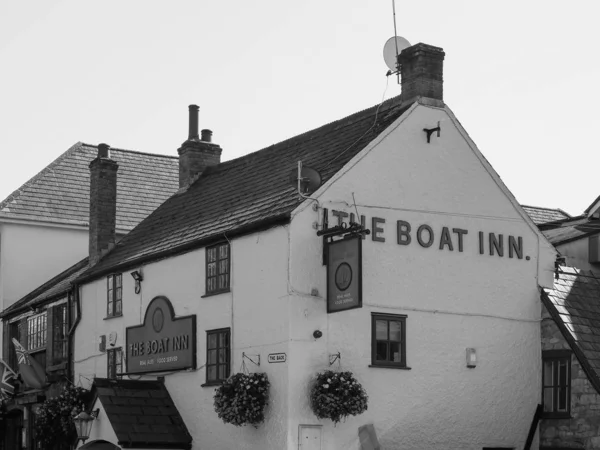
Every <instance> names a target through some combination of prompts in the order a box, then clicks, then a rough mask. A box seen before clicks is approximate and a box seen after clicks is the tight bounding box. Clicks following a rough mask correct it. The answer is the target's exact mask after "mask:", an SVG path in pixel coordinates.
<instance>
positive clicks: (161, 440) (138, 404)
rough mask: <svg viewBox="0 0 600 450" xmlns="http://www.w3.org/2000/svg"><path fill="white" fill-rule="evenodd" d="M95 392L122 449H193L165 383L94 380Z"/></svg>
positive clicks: (189, 436) (190, 439)
mask: <svg viewBox="0 0 600 450" xmlns="http://www.w3.org/2000/svg"><path fill="white" fill-rule="evenodd" d="M92 393H93V394H94V393H95V394H96V395H97V398H98V400H100V403H102V406H103V408H104V410H105V412H106V415H107V416H108V420H109V421H110V424H111V425H112V427H113V430H114V432H115V434H116V435H117V440H118V444H119V445H120V446H121V447H123V448H170V449H171V448H172V449H189V448H191V447H192V436H191V435H190V433H189V432H188V430H187V427H186V426H185V423H184V422H183V419H182V418H181V414H179V411H178V410H177V407H176V406H175V404H174V403H173V400H172V399H171V396H170V395H169V391H167V388H166V387H165V384H164V383H163V382H161V381H152V380H107V379H105V378H94V384H93V386H92Z"/></svg>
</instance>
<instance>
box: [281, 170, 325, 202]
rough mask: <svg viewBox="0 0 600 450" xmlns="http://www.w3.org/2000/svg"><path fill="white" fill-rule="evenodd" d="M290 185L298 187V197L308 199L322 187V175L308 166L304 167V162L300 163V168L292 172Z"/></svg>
mask: <svg viewBox="0 0 600 450" xmlns="http://www.w3.org/2000/svg"><path fill="white" fill-rule="evenodd" d="M289 180H290V184H291V185H292V186H296V187H297V189H298V195H300V196H302V197H307V195H310V194H312V193H313V192H315V191H316V190H317V189H319V186H321V174H319V172H317V171H316V170H315V169H312V168H310V167H308V166H304V167H302V161H298V168H297V169H292V171H291V172H290V177H289Z"/></svg>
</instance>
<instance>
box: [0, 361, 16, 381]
mask: <svg viewBox="0 0 600 450" xmlns="http://www.w3.org/2000/svg"><path fill="white" fill-rule="evenodd" d="M0 363H2V364H3V365H4V367H6V368H7V369H8V371H9V372H10V373H12V374H13V375H14V376H15V377H18V375H17V374H16V373H15V371H14V370H12V369H11V368H10V366H9V365H8V364H6V363H5V362H4V360H3V359H2V358H0Z"/></svg>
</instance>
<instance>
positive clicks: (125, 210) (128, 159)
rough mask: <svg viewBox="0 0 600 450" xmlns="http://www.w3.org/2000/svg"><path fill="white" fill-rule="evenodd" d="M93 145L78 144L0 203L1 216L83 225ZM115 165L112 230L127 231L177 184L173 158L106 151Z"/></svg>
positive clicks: (176, 162) (176, 163)
mask: <svg viewBox="0 0 600 450" xmlns="http://www.w3.org/2000/svg"><path fill="white" fill-rule="evenodd" d="M97 154H98V149H97V147H96V146H94V145H88V144H84V143H82V142H78V143H77V144H75V145H73V146H72V147H71V148H70V149H68V150H67V151H66V152H64V153H63V154H62V155H60V156H59V157H58V158H57V159H56V160H54V161H53V162H52V163H51V164H50V165H48V166H47V167H46V168H45V169H44V170H42V171H41V172H40V173H38V174H37V175H36V176H34V177H33V178H31V179H30V180H29V181H27V182H26V183H25V184H24V185H23V186H21V187H20V188H19V189H17V190H16V191H14V192H13V193H12V194H11V195H9V196H8V197H7V198H6V199H5V200H4V201H2V202H1V203H0V221H1V220H2V218H8V219H23V220H33V221H40V222H58V223H64V224H74V225H84V226H88V222H89V213H90V206H89V205H90V169H89V164H90V162H91V161H92V160H93V159H94V158H96V156H97ZM111 157H112V158H113V159H114V160H115V161H117V163H119V170H118V181H117V231H118V232H120V233H125V232H128V231H130V230H131V229H132V228H133V227H134V226H135V225H137V224H138V223H139V222H140V221H141V220H142V219H143V218H145V217H146V216H148V214H150V213H151V212H152V211H154V210H155V209H156V207H157V206H158V205H160V204H161V203H163V202H164V201H165V200H166V199H167V198H168V197H169V196H170V195H172V194H173V193H174V192H175V191H177V189H178V188H179V160H178V158H177V156H165V155H155V154H149V153H141V152H136V151H132V150H123V149H117V148H113V149H111Z"/></svg>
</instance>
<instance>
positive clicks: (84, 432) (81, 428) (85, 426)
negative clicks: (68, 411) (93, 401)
mask: <svg viewBox="0 0 600 450" xmlns="http://www.w3.org/2000/svg"><path fill="white" fill-rule="evenodd" d="M99 412H100V409H96V410H94V411H92V413H91V414H88V413H86V412H85V411H81V412H80V413H79V414H77V415H76V416H75V417H74V418H73V423H74V424H75V430H76V431H77V440H81V441H82V442H85V441H87V440H88V439H89V437H90V432H91V431H92V425H93V423H94V419H95V418H96V417H98V413H99Z"/></svg>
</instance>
